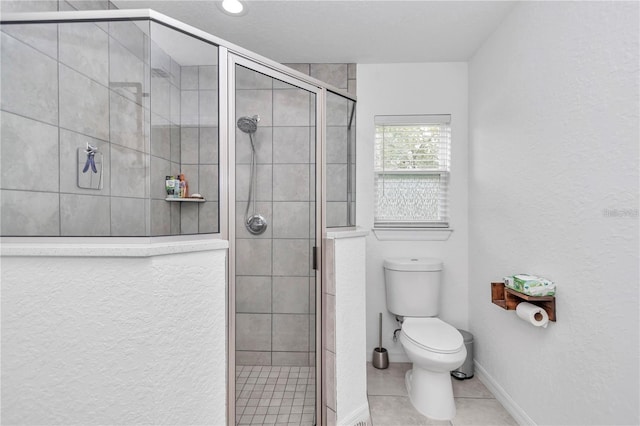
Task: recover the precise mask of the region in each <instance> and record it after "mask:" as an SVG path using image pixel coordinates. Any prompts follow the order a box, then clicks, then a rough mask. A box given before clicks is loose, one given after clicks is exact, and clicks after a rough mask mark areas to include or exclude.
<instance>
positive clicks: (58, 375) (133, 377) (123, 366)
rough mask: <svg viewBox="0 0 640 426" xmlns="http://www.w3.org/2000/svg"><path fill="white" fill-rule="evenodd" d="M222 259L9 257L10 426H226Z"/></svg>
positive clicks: (5, 270)
mask: <svg viewBox="0 0 640 426" xmlns="http://www.w3.org/2000/svg"><path fill="white" fill-rule="evenodd" d="M3 249H4V247H3ZM112 249H113V247H112ZM225 258H226V250H225V249H222V250H215V251H199V252H193V253H179V254H170V255H163V256H153V257H129V258H122V257H77V256H76V257H29V256H18V257H3V258H2V275H1V276H2V423H3V424H84V425H95V424H123V425H124V424H130V425H131V424H184V425H187V424H208V425H224V424H225V422H226V408H225V407H226V396H225V393H226V371H225V358H226V356H225V354H226V352H225V351H226V335H225V309H226V307H225V305H226V293H225Z"/></svg>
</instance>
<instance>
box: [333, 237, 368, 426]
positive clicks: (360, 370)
mask: <svg viewBox="0 0 640 426" xmlns="http://www.w3.org/2000/svg"><path fill="white" fill-rule="evenodd" d="M333 234H339V233H333ZM346 234H348V232H347V233H346ZM365 266H366V264H365V237H364V235H362V233H360V235H359V236H354V237H351V238H336V239H335V284H336V319H335V324H336V332H335V339H336V382H335V383H336V404H337V406H336V410H337V411H336V419H337V422H336V424H339V425H346V424H355V423H357V422H358V421H361V420H363V421H366V420H367V417H368V412H369V410H368V407H369V406H368V402H367V362H366V361H367V350H366V335H365V331H366V330H365V329H366V323H365V304H364V298H365V290H366V289H365ZM361 415H364V418H362V417H360V418H359V416H361Z"/></svg>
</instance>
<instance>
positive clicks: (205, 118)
mask: <svg viewBox="0 0 640 426" xmlns="http://www.w3.org/2000/svg"><path fill="white" fill-rule="evenodd" d="M1 37H2V43H1V50H2V80H1V84H2V96H1V98H2V102H1V109H2V112H1V113H2V140H1V149H2V181H1V187H0V191H1V202H2V205H1V209H2V223H1V234H2V237H3V238H13V239H14V240H15V241H21V238H25V237H30V238H32V237H54V238H57V239H56V241H57V242H60V243H61V244H64V243H65V241H66V240H65V238H67V237H83V238H86V239H88V240H89V241H97V242H108V241H114V240H110V238H112V237H127V238H129V237H145V241H152V240H153V239H154V238H155V237H165V238H164V239H163V241H169V242H171V241H176V242H177V243H184V242H185V241H195V240H202V239H209V238H212V239H221V240H228V244H229V251H228V257H227V292H226V293H227V294H220V295H219V297H220V298H226V301H227V313H226V319H227V329H228V330H227V336H226V339H227V348H228V353H227V354H226V364H227V367H228V368H227V369H228V376H227V379H226V383H227V395H228V417H227V419H228V422H229V423H232V422H234V423H236V424H237V423H239V422H240V420H241V418H242V419H249V420H250V419H251V418H252V416H253V417H255V418H259V417H260V416H263V417H266V416H280V417H278V419H280V420H284V419H285V417H286V419H287V421H288V422H289V423H299V424H320V422H322V412H323V405H322V398H321V391H322V389H323V388H322V377H323V376H322V370H321V366H322V357H321V353H322V351H320V348H321V345H322V318H321V315H322V302H321V299H322V298H321V297H320V295H321V291H322V278H323V277H322V274H321V270H322V268H321V265H322V261H323V259H322V250H321V248H322V239H323V236H324V235H325V233H326V229H327V228H336V227H342V228H345V229H348V228H352V227H353V226H354V225H355V97H353V96H352V95H349V94H348V93H346V91H344V90H342V89H337V88H335V87H332V86H330V85H328V84H326V83H323V82H321V81H319V80H316V79H315V78H312V77H310V76H309V75H305V74H303V73H300V72H298V71H295V70H293V69H292V68H289V67H286V66H283V65H280V64H278V63H276V62H274V61H271V60H269V59H267V58H264V57H261V56H259V55H257V54H254V53H252V52H250V51H247V50H245V49H243V48H241V47H238V46H235V45H233V44H230V43H228V42H226V41H224V40H221V39H219V38H217V37H215V36H213V35H210V34H208V33H205V32H203V31H201V30H198V29H196V28H193V27H191V26H189V25H186V24H184V23H181V22H179V21H176V20H174V19H172V18H169V17H167V16H164V15H161V14H159V13H156V12H154V11H151V10H109V11H85V12H42V13H20V14H13V15H4V16H2V27H1ZM180 187H182V188H183V190H182V192H181V195H182V196H178V191H177V189H175V190H174V188H180ZM211 362H212V363H218V362H220V359H211ZM243 416H244V417H243ZM247 416H248V417H247ZM243 423H244V422H243Z"/></svg>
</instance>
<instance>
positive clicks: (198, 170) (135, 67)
mask: <svg viewBox="0 0 640 426" xmlns="http://www.w3.org/2000/svg"><path fill="white" fill-rule="evenodd" d="M73 3H75V4H78V3H81V2H73ZM47 4H48V5H49V6H52V5H53V3H47ZM47 4H44V3H43V4H41V3H37V5H38V6H43V5H45V6H46V5H47ZM61 4H62V3H61ZM3 6H5V5H4V4H3ZM9 6H10V8H11V7H13V8H14V9H17V6H16V5H15V4H13V3H11V4H9ZM3 10H6V9H3ZM154 25H155V24H154ZM143 29H144V30H143ZM1 30H2V32H1V35H0V36H1V37H2V40H1V43H2V64H3V66H2V76H1V85H2V93H1V109H2V112H1V114H2V116H1V120H2V129H1V130H2V144H1V150H2V160H1V161H2V164H1V165H2V182H1V192H2V206H1V209H2V217H3V221H2V229H1V233H2V235H5V236H8V235H16V236H28V235H33V236H148V235H175V234H180V233H205V232H217V230H218V202H217V199H218V190H217V182H218V167H217V162H218V158H217V151H218V150H217V147H218V143H217V135H218V132H217V92H214V91H210V90H209V89H210V88H211V87H213V88H215V87H216V86H217V73H216V68H217V67H202V68H203V70H199V69H198V67H195V68H196V75H198V73H201V74H202V88H200V85H199V84H200V82H198V85H196V87H195V90H194V91H192V92H182V91H181V67H180V65H179V64H178V63H177V62H176V61H175V60H173V59H172V58H171V57H169V56H168V55H167V54H166V53H165V52H164V51H163V50H162V49H160V48H159V47H158V46H157V45H156V44H155V42H153V41H151V42H150V41H149V37H148V35H147V34H148V33H149V23H148V22H142V21H141V22H138V23H133V22H110V23H106V22H105V23H98V24H94V23H71V24H62V23H61V24H29V25H4V26H2V29H1ZM198 42H199V41H198ZM149 47H151V49H149ZM211 48H212V49H214V52H213V57H214V58H215V57H216V53H215V47H213V46H212V47H211ZM149 50H151V52H150V53H149ZM149 61H151V62H149ZM190 68H191V67H190ZM205 92H206V93H205ZM183 93H185V94H192V93H193V94H195V98H196V100H198V99H200V102H199V103H198V104H196V106H195V110H194V114H193V116H192V117H185V116H184V114H181V95H182V94H183ZM208 95H211V97H210V96H208ZM203 117H204V118H203ZM183 118H188V120H187V121H186V123H187V126H188V127H189V130H190V131H191V133H189V132H188V131H187V130H186V129H185V135H184V136H185V140H186V143H185V148H181V143H180V139H181V136H183V135H181V120H182V119H183ZM193 136H195V138H196V139H195V140H194V139H193ZM190 137H191V138H190ZM87 144H91V145H93V146H95V147H97V148H98V150H99V151H100V152H101V153H102V155H103V158H102V163H103V164H104V168H103V178H102V180H103V187H102V189H99V190H97V189H83V188H80V187H79V186H78V184H77V180H78V175H79V174H81V172H78V153H77V151H78V149H81V150H83V149H84V148H86V146H87ZM182 155H184V156H185V160H186V163H185V165H184V167H183V168H182V172H183V173H185V174H186V176H187V179H189V181H190V185H191V191H192V192H200V193H201V194H203V195H204V196H205V198H206V200H207V202H206V203H202V204H196V203H193V204H189V205H186V203H175V202H173V203H168V202H166V201H164V198H165V189H164V181H165V176H167V175H172V174H173V175H176V174H178V173H179V172H180V171H181V163H180V159H181V156H182ZM80 167H82V164H81V165H80ZM200 182H207V184H206V185H200Z"/></svg>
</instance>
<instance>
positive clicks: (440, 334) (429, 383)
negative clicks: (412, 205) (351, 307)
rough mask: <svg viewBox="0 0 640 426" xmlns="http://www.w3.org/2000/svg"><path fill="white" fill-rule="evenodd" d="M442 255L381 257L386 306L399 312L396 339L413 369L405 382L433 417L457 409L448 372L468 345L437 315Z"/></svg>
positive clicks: (420, 408)
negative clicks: (437, 257) (418, 257)
mask: <svg viewBox="0 0 640 426" xmlns="http://www.w3.org/2000/svg"><path fill="white" fill-rule="evenodd" d="M441 271H442V261H441V260H439V259H433V258H420V259H410V258H395V259H387V260H385V261H384V278H385V284H386V285H385V287H386V289H387V309H388V310H389V312H391V313H392V314H395V315H397V316H403V317H404V322H403V323H402V330H401V332H400V343H402V347H403V348H404V350H405V352H406V353H407V356H408V357H409V360H411V362H412V363H413V369H412V370H410V371H408V372H407V375H406V377H405V383H406V386H407V391H408V393H409V398H410V399H411V403H412V404H413V406H414V407H415V408H416V410H418V411H419V412H420V413H422V414H423V415H425V416H427V417H429V418H432V419H435V420H451V419H453V418H454V417H455V415H456V406H455V403H454V400H453V388H452V385H451V375H450V372H451V371H452V370H455V369H456V368H458V367H459V366H461V365H462V363H463V362H464V360H465V358H466V357H467V350H466V348H465V345H464V340H463V338H462V335H461V334H460V332H459V331H458V330H456V328H455V327H453V326H451V325H449V324H447V323H446V322H444V321H442V320H440V319H439V318H437V315H438V305H439V295H440V274H441Z"/></svg>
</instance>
